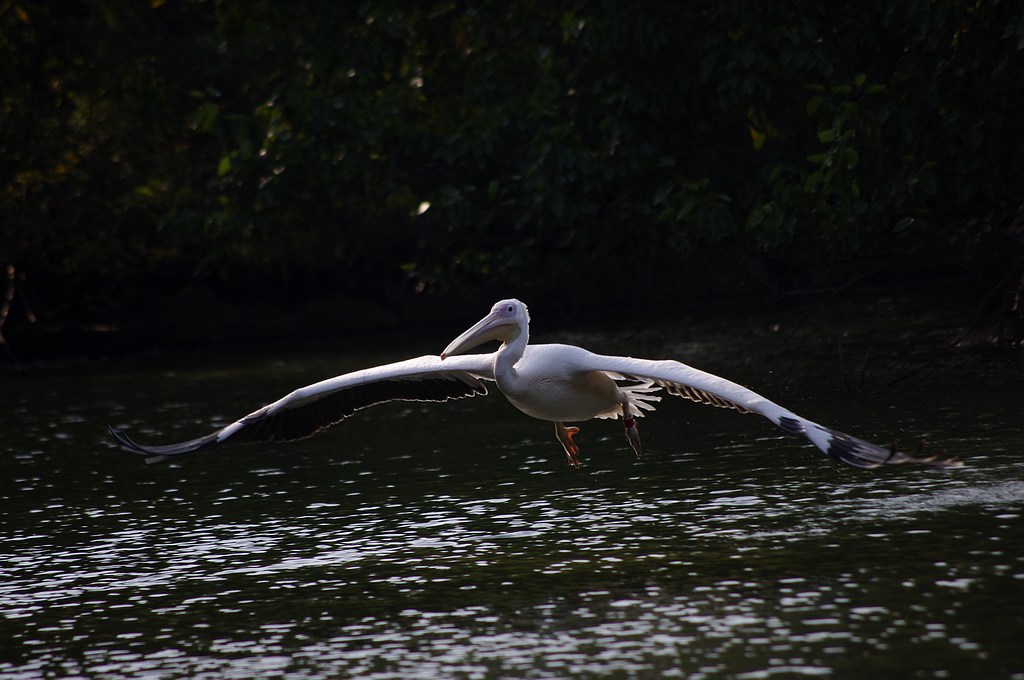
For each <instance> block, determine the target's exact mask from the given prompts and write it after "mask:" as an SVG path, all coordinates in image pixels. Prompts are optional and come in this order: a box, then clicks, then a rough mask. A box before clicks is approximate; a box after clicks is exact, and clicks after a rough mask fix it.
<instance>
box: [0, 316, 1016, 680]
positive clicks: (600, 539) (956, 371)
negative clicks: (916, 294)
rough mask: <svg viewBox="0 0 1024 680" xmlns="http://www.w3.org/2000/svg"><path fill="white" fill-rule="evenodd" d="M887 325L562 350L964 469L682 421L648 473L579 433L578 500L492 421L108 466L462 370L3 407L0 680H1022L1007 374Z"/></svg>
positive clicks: (531, 436) (648, 433)
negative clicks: (839, 460) (857, 463)
mask: <svg viewBox="0 0 1024 680" xmlns="http://www.w3.org/2000/svg"><path fill="white" fill-rule="evenodd" d="M880 316H881V315H880V314H879V312H878V311H877V310H872V314H871V316H868V317H865V318H864V319H860V320H857V321H856V322H854V321H850V320H847V319H840V320H839V321H838V322H837V321H835V320H832V322H830V323H824V322H820V323H819V324H818V325H817V326H813V325H805V326H803V327H801V328H800V330H799V332H797V334H796V335H795V336H793V337H788V335H789V331H790V330H791V329H792V328H793V326H794V324H795V323H796V321H797V320H798V318H799V317H798V316H797V315H794V316H792V317H790V316H786V315H781V317H780V318H781V320H782V323H783V328H782V329H781V330H779V331H778V332H772V330H771V324H770V320H768V319H758V320H753V321H750V322H748V323H746V324H745V325H744V326H743V327H742V328H740V329H739V330H737V323H736V322H735V321H731V322H728V323H726V322H722V323H717V322H711V323H704V324H701V325H690V326H685V327H679V328H669V329H663V330H659V331H656V332H642V333H639V332H637V333H613V332H589V333H582V334H576V335H571V336H566V335H561V336H558V338H557V339H561V340H568V341H570V342H575V343H578V344H582V345H584V346H588V347H590V348H592V349H596V350H600V351H607V352H612V353H627V352H628V353H633V354H636V355H640V356H651V357H664V356H676V357H679V358H682V359H684V360H686V361H688V362H690V363H693V364H694V365H697V366H700V367H703V368H706V369H708V370H712V371H715V372H719V373H721V374H723V375H726V376H728V377H731V378H733V379H736V380H739V381H740V382H744V383H745V384H748V385H750V386H751V387H753V388H755V389H757V390H759V391H762V392H763V393H765V394H766V395H767V396H771V397H773V398H775V399H777V400H778V401H780V402H781V403H783V404H785V405H787V406H789V407H790V408H792V409H793V410H795V411H797V412H798V413H801V414H802V415H805V416H807V417H810V418H812V419H815V420H818V421H819V422H822V423H823V424H828V425H832V426H835V427H837V428H839V429H843V430H846V431H849V432H851V433H853V434H858V435H861V436H865V437H868V438H873V439H876V440H877V441H880V442H886V443H887V442H888V441H889V440H890V439H891V438H893V437H898V438H900V439H902V440H903V442H904V445H905V446H907V447H908V448H913V447H914V446H915V445H916V441H917V439H918V438H919V437H920V436H921V435H927V437H928V440H929V441H930V442H934V443H935V445H936V446H940V445H941V446H942V447H945V448H946V449H947V450H948V451H949V452H955V453H956V454H957V455H958V456H960V457H961V458H962V459H963V460H964V461H965V462H966V463H967V465H968V466H967V467H965V468H964V469H962V470H958V471H955V472H952V473H944V472H941V471H933V470H922V469H912V468H894V469H886V470H881V471H874V472H863V471H858V470H854V469H852V468H845V467H840V466H838V465H837V464H834V463H832V462H831V461H829V460H828V459H826V458H824V457H823V456H821V455H820V454H817V453H816V451H815V450H814V449H813V448H810V447H809V446H807V445H806V444H805V443H804V441H803V440H802V439H800V438H797V437H792V436H788V435H786V434H784V433H782V432H779V431H777V430H775V429H773V428H772V427H771V426H770V425H769V424H768V423H767V422H766V421H763V420H762V419H759V418H756V417H753V416H741V415H739V414H736V413H732V412H726V411H719V410H715V409H710V408H707V407H702V406H698V405H694V404H689V403H688V402H685V401H682V400H671V401H668V402H663V403H662V404H661V405H660V407H659V409H658V412H657V413H655V414H654V415H653V416H652V417H649V418H645V419H644V420H642V421H640V427H641V434H642V436H643V437H644V441H645V444H646V445H647V448H648V451H647V455H646V457H645V458H644V459H643V460H641V461H636V460H635V459H633V457H632V454H631V452H630V451H629V448H628V445H627V443H626V441H625V438H624V437H623V436H622V433H621V428H620V427H619V426H617V425H615V424H613V423H610V422H605V421H593V422H589V423H584V424H583V426H582V433H581V434H580V435H579V437H578V441H579V443H580V444H581V446H582V456H583V462H584V467H583V469H582V470H580V471H575V470H572V469H571V468H569V466H568V465H567V464H566V461H565V457H564V454H563V453H562V452H561V448H560V447H559V445H558V444H557V442H555V440H554V436H553V432H552V431H551V427H550V425H549V424H547V423H542V422H539V421H534V420H531V419H529V418H527V417H525V416H522V415H521V414H519V413H518V412H516V411H515V410H514V409H513V408H512V407H511V406H509V405H508V404H507V403H505V402H504V400H503V399H502V398H501V397H500V396H498V395H492V396H491V397H488V398H484V399H474V400H465V401H461V402H456V403H451V404H443V405H433V404H411V405H410V404H392V405H388V406H383V407H378V408H375V409H373V410H369V411H364V412H362V413H361V414H358V415H357V416H356V417H354V418H352V419H349V420H348V421H346V422H345V423H343V424H341V425H338V426H336V427H335V428H333V429H331V430H329V431H327V432H324V433H321V434H320V435H319V436H317V437H315V438H313V439H309V440H305V441H302V442H298V443H292V444H288V445H275V446H259V445H254V446H247V447H239V448H234V449H227V450H224V451H223V452H220V453H218V454H209V455H202V454H197V455H194V456H190V457H187V458H183V459H181V460H180V461H175V462H170V463H162V464H157V465H145V464H143V463H142V462H141V459H139V458H136V457H133V456H129V455H127V454H123V453H120V452H118V451H116V450H115V449H114V448H113V447H112V445H111V444H110V442H109V441H108V440H107V438H106V436H105V432H104V428H105V426H106V424H107V423H108V422H109V423H113V424H115V425H128V426H130V427H132V428H133V431H134V432H135V434H137V435H138V437H139V439H140V440H142V441H154V442H164V441H173V440H177V439H182V438H186V437H191V436H195V435H197V434H201V433H204V432H206V431H207V430H208V429H209V428H211V427H214V426H220V425H223V424H225V423H226V422H228V421H230V420H232V419H234V418H235V417H237V416H238V415H241V414H242V413H244V412H247V411H248V410H250V409H252V408H255V407H257V406H259V405H260V404H262V403H264V402H265V401H268V400H271V399H274V398H276V397H278V396H280V395H281V394H283V393H284V392H286V391H288V390H290V389H292V388H293V387H295V386H298V385H301V384H305V383H306V382H311V381H313V380H317V379H320V378H322V377H325V376H328V375H333V374H336V373H340V372H343V371H346V370H352V369H355V368H360V367H364V366H368V365H373V364H377V363H381V362H384V361H390V360H395V359H398V358H403V357H404V356H408V355H412V354H419V353H426V352H429V351H435V352H436V351H437V349H438V347H440V346H443V345H444V344H445V343H446V342H447V341H448V338H446V337H436V338H432V341H433V342H432V343H431V344H429V345H424V346H415V345H410V344H409V343H408V341H406V342H405V343H400V342H398V341H397V339H396V341H395V342H393V343H384V345H385V346H386V349H384V350H381V349H376V350H373V351H367V350H365V349H363V350H360V349H358V348H356V349H349V350H346V351H340V350H337V349H324V348H288V349H284V350H277V351H274V352H269V351H266V352H248V353H243V354H235V355H233V356H230V357H229V356H224V355H213V354H206V355H184V356H180V355H154V356H149V357H142V358H135V359H130V360H117V361H107V362H102V363H95V364H85V365H74V366H65V367H50V368H35V369H31V370H23V371H13V372H7V373H5V374H2V375H0V380H2V382H3V390H2V394H0V433H2V440H0V455H2V459H0V504H2V505H0V517H2V522H3V524H2V529H0V677H3V678H19V679H20V678H49V677H105V678H128V677H131V678H138V677H160V678H178V677H181V678H186V677H187V678H234V677H238V678H251V677H256V676H266V677H278V676H280V677H290V678H306V677H309V678H321V677H361V678H362V677H368V678H396V679H397V678H434V677H452V678H497V677H529V678H542V677H544V678H546V677H567V676H572V677H583V678H586V677H602V678H603V677H673V676H675V677H690V678H713V677H739V678H772V677H794V676H796V677H799V676H827V677H866V676H877V675H884V676H891V677H1016V678H1024V654H1022V653H1021V652H1020V640H1021V639H1022V635H1024V521H1022V514H1024V463H1022V462H1021V460H1022V459H1021V451H1024V428H1022V419H1021V404H1024V399H1022V397H1024V380H1022V378H1024V366H1022V361H1021V357H1020V355H1019V354H1014V353H1001V352H979V351H969V350H957V351H945V350H944V349H943V348H945V347H946V346H947V345H948V344H949V342H950V341H951V340H953V339H954V338H955V336H956V330H955V329H948V328H946V327H944V326H943V325H941V324H939V323H931V324H929V323H924V324H918V325H916V326H915V327H913V328H905V327H903V326H902V324H901V323H897V322H874V321H873V322H871V323H870V324H868V323H867V322H866V321H865V319H867V318H870V319H876V318H879V317H880ZM538 323H539V321H538ZM540 331H541V329H540V328H538V329H537V332H536V333H535V334H536V335H540V336H541V337H540V338H539V339H540V340H545V339H547V340H553V339H556V338H555V337H554V336H549V337H547V338H544V337H543V333H541V332H540ZM427 340H431V339H430V338H428V339H427ZM402 344H405V345H407V346H408V347H407V348H406V349H405V350H404V351H403V350H402V348H401V345H402ZM922 368H923V369H924V370H920V371H919V372H917V373H916V374H914V375H913V376H912V377H909V378H907V379H905V380H900V381H898V382H896V383H895V384H894V385H888V383H889V382H890V381H891V380H892V379H893V378H895V377H900V376H903V375H907V374H909V373H912V372H914V371H918V369H922Z"/></svg>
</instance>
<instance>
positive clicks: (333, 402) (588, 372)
mask: <svg viewBox="0 0 1024 680" xmlns="http://www.w3.org/2000/svg"><path fill="white" fill-rule="evenodd" d="M529 328H530V316H529V312H528V310H527V308H526V305H524V304H523V303H522V302H520V301H518V300H515V299H508V300H501V301H500V302H497V303H495V305H494V306H493V307H492V308H491V311H490V313H489V314H487V316H485V317H484V318H482V319H480V321H478V322H477V323H475V324H474V325H473V326H471V327H470V328H469V329H467V330H466V331H465V332H464V333H462V334H461V335H460V336H459V337H457V338H455V339H454V340H453V341H452V342H451V343H450V344H449V345H448V346H447V347H446V348H445V349H444V351H443V352H441V354H440V356H423V357H419V358H416V359H408V360H406V361H399V362H396V363H393V364H386V365H384V366H377V367H374V368H368V369H364V370H361V371H355V372H353V373H346V374H344V375H340V376H337V377H334V378H329V379H327V380H324V381H321V382H318V383H315V384H313V385H308V386H306V387H303V388H300V389H298V390H295V391H294V392H292V393H290V394H288V395H287V396H285V397H283V398H281V399H279V400H277V401H275V402H273V403H272V404H268V405H267V406H264V407H263V408H261V409H259V410H257V411H254V412H253V413H250V414H249V415H247V416H245V417H244V418H241V419H239V420H237V421H235V422H234V423H231V424H230V425H228V426H226V427H224V428H222V429H220V430H217V431H215V432H212V433H210V434H208V435H205V436H202V437H199V438H197V439H191V440H189V441H185V442H180V443H177V444H166V445H157V446H146V445H142V444H139V443H137V442H135V441H134V440H133V439H132V438H131V437H130V436H129V435H128V433H127V432H126V431H125V430H123V429H115V428H110V434H111V435H112V436H113V437H114V439H115V440H116V441H117V443H118V444H119V445H120V446H121V447H122V448H123V449H125V450H127V451H131V452H133V453H139V454H143V455H146V456H149V457H150V460H161V459H163V458H165V457H168V456H176V455H181V454H185V453H190V452H193V451H198V450H200V449H207V448H213V447H219V446H222V445H225V444H230V443H236V442H253V441H290V440H294V439H301V438H303V437H307V436H310V435H312V434H314V433H316V432H317V431H318V430H320V429H322V428H324V427H327V426H329V425H332V424H334V423H336V422H338V421H340V420H342V419H344V418H346V417H348V416H350V415H352V414H353V413H355V412H356V411H357V410H360V409H363V408H366V407H369V406H372V405H374V404H380V403H384V402H388V401H395V400H405V401H448V400H449V399H460V398H464V397H472V396H477V395H484V394H487V383H491V382H493V383H494V384H495V385H496V386H497V388H498V390H499V391H500V392H501V393H502V394H504V395H505V397H506V398H507V399H508V400H509V402H511V404H512V405H513V406H515V407H516V408H518V409H519V410H520V411H522V412H523V413H525V414H526V415H528V416H532V417H534V418H537V419H539V420H547V421H551V422H553V423H554V427H555V436H556V438H557V439H558V441H559V442H560V443H561V444H562V447H563V449H564V450H565V454H566V457H567V458H568V460H569V464H570V465H572V466H573V467H575V468H579V466H580V458H579V447H578V445H577V444H576V443H575V442H574V441H573V436H574V435H575V434H576V433H577V432H579V428H577V427H575V426H571V425H570V426H567V425H566V423H575V422H581V421H584V420H590V419H592V418H617V419H619V420H620V422H621V423H622V426H623V429H624V431H625V434H626V438H627V440H628V442H629V445H630V447H631V448H632V449H633V452H634V453H635V454H636V456H637V457H638V458H639V457H640V456H641V454H642V453H643V447H642V445H641V442H640V434H639V430H638V428H637V422H636V421H637V418H639V417H641V416H643V415H644V413H645V412H650V411H653V410H654V408H655V404H656V403H657V402H659V401H660V400H661V396H660V394H659V392H661V391H662V390H664V391H665V392H667V393H668V394H670V395H673V396H679V397H683V398H685V399H689V400H691V401H695V402H700V403H703V404H708V405H710V406H717V407H720V408H729V409H733V410H736V411H739V412H741V413H757V414H759V415H761V416H763V417H765V418H767V419H768V420H770V421H771V422H773V423H774V424H775V425H777V426H778V427H780V428H782V429H783V430H785V431H786V432H789V433H790V434H797V435H803V436H804V437H806V438H807V439H808V440H809V441H810V442H811V443H812V444H814V445H815V446H816V447H817V448H818V449H820V450H821V451H822V452H824V453H825V454H826V455H828V456H829V457H831V458H833V459H835V460H838V461H840V462H843V463H846V464H847V465H851V466H854V467H858V468H874V467H878V466H880V465H888V464H899V463H917V464H922V465H928V466H932V467H953V466H957V465H959V463H958V462H957V461H953V460H939V459H936V458H934V457H915V456H911V455H907V454H905V453H902V452H900V451H897V450H896V449H895V447H890V448H884V447H881V446H877V445H875V444H872V443H870V442H867V441H864V440H862V439H858V438H856V437H852V436H850V435H848V434H844V433H842V432H838V431H836V430H833V429H831V428H827V427H824V426H822V425H818V424H817V423H814V422H812V421H810V420H807V419H806V418H803V417H801V416H798V415H796V414H795V413H793V412H792V411H789V410H788V409H785V408H783V407H781V406H779V405H778V404H776V403H774V402H772V401H770V400H768V399H766V398H764V397H762V396H761V395H759V394H757V393H755V392H753V391H751V390H749V389H747V388H746V387H743V386H742V385H738V384H736V383H734V382H731V381H729V380H726V379H724V378H720V377H718V376H715V375H712V374H710V373H706V372H704V371H701V370H698V369H696V368H693V367H691V366H687V365H686V364H682V363H680V362H678V361H671V360H663V361H652V360H649V359H634V358H630V357H617V356H607V355H601V354H594V353H593V352H589V351H587V350H585V349H582V348H580V347H575V346H573V345H561V344H545V345H530V344H529ZM492 341H498V342H500V343H501V346H500V347H499V348H498V350H497V351H495V352H492V353H490V354H465V352H467V351H468V350H471V349H473V348H474V347H477V346H479V345H482V344H484V343H486V342H492Z"/></svg>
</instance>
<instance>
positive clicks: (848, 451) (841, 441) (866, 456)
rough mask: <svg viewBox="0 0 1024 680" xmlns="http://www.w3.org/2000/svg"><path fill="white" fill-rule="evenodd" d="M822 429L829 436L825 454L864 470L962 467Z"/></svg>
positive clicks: (933, 457) (954, 462) (956, 461)
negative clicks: (887, 466) (910, 465)
mask: <svg viewBox="0 0 1024 680" xmlns="http://www.w3.org/2000/svg"><path fill="white" fill-rule="evenodd" d="M823 429H824V430H825V432H827V433H828V435H829V447H828V450H827V451H825V453H826V454H828V455H829V457H831V458H833V459H835V460H838V461H839V462H841V463H846V464H847V465H852V466H853V467H857V468H861V469H864V470H870V469H872V468H876V467H879V466H882V465H902V464H904V463H910V464H914V465H926V466H928V467H933V468H939V469H949V468H958V467H963V463H961V462H960V461H958V460H956V459H952V458H945V459H943V458H938V457H937V456H924V457H921V456H911V455H908V454H905V453H903V452H902V451H899V450H897V449H896V446H895V445H893V446H891V447H889V448H883V447H881V446H878V445H876V444H872V443H871V442H866V441H864V440H863V439H858V438H857V437H852V436H850V435H848V434H845V433H843V432H839V431H837V430H832V429H828V428H823Z"/></svg>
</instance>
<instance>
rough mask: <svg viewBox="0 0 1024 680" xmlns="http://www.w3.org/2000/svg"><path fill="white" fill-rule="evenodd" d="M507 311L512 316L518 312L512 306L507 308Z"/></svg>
mask: <svg viewBox="0 0 1024 680" xmlns="http://www.w3.org/2000/svg"><path fill="white" fill-rule="evenodd" d="M505 311H506V312H508V313H509V314H511V313H512V312H514V311H516V309H515V307H513V306H512V305H509V306H508V307H506V308H505Z"/></svg>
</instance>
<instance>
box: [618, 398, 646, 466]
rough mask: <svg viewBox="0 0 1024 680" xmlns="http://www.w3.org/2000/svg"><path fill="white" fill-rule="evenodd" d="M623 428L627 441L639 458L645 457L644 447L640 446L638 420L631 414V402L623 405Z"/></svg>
mask: <svg viewBox="0 0 1024 680" xmlns="http://www.w3.org/2000/svg"><path fill="white" fill-rule="evenodd" d="M622 426H623V427H624V428H626V439H628V440H629V445H630V446H631V447H632V448H633V453H635V454H636V457H637V458H640V457H641V456H643V455H644V447H643V446H642V445H641V444H640V431H639V430H638V429H637V427H636V418H634V417H633V416H632V415H630V413H629V402H628V401H627V402H625V403H623V404H622Z"/></svg>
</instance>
